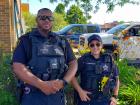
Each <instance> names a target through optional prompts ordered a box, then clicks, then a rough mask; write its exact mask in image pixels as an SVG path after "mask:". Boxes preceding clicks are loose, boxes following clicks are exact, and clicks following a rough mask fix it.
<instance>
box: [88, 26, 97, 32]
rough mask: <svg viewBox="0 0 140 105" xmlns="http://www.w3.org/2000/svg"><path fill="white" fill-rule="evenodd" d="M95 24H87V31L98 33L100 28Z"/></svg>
mask: <svg viewBox="0 0 140 105" xmlns="http://www.w3.org/2000/svg"><path fill="white" fill-rule="evenodd" d="M97 28H98V27H97V26H87V33H96V32H97V33H98V32H100V30H98V29H97Z"/></svg>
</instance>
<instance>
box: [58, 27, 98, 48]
mask: <svg viewBox="0 0 140 105" xmlns="http://www.w3.org/2000/svg"><path fill="white" fill-rule="evenodd" d="M99 32H101V28H100V26H99V25H98V24H70V25H68V26H65V27H64V28H62V29H61V30H60V31H58V32H56V33H57V34H59V35H62V36H65V37H66V38H67V39H68V40H69V42H70V43H71V45H73V46H75V47H77V45H78V43H79V36H80V35H81V34H84V33H99Z"/></svg>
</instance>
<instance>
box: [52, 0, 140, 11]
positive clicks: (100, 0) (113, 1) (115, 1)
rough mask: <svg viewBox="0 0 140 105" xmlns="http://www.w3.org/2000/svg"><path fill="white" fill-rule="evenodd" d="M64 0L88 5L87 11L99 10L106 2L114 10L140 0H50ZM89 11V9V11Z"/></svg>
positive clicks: (109, 9) (53, 0)
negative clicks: (116, 7)
mask: <svg viewBox="0 0 140 105" xmlns="http://www.w3.org/2000/svg"><path fill="white" fill-rule="evenodd" d="M58 1H61V2H63V3H64V4H65V5H66V6H67V5H69V4H70V2H71V1H73V2H76V3H77V5H78V6H81V7H83V9H85V6H86V7H87V8H86V10H85V11H87V10H89V11H91V10H93V9H94V10H95V11H94V12H96V11H98V9H99V7H100V4H105V5H106V6H107V11H113V9H114V8H115V6H124V5H125V4H127V3H130V4H139V3H140V1H139V0H50V2H51V3H53V2H58ZM87 12H88V11H87Z"/></svg>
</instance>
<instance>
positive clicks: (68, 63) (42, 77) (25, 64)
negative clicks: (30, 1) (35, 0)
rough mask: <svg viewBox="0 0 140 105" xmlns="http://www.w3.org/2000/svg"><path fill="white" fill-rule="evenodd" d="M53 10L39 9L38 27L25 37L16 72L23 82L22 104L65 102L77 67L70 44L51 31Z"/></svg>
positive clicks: (19, 48)
mask: <svg viewBox="0 0 140 105" xmlns="http://www.w3.org/2000/svg"><path fill="white" fill-rule="evenodd" d="M52 21H53V14H52V11H51V10H49V9H48V8H42V9H40V10H39V11H38V13H37V17H36V22H37V28H36V29H34V30H33V31H32V32H30V33H28V34H27V35H23V36H21V38H20V40H19V43H18V45H17V47H16V49H15V51H14V54H13V71H14V73H15V74H16V75H17V77H18V78H19V79H20V80H21V81H22V82H21V83H22V88H23V95H22V100H21V105H64V104H65V102H64V93H63V89H64V87H65V85H66V84H67V83H69V82H70V81H71V79H72V78H73V77H74V75H75V73H76V70H77V62H76V59H75V56H74V54H73V52H72V49H71V48H70V45H69V43H68V42H67V41H66V40H65V39H64V38H62V37H60V36H58V35H56V34H55V33H53V32H52V31H51V28H52Z"/></svg>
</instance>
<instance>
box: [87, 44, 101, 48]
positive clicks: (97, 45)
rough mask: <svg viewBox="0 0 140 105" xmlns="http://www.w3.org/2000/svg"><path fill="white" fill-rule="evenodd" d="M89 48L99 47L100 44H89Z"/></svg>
mask: <svg viewBox="0 0 140 105" xmlns="http://www.w3.org/2000/svg"><path fill="white" fill-rule="evenodd" d="M89 46H90V47H91V48H92V47H95V46H96V47H100V46H101V44H100V43H96V44H90V45H89Z"/></svg>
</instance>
